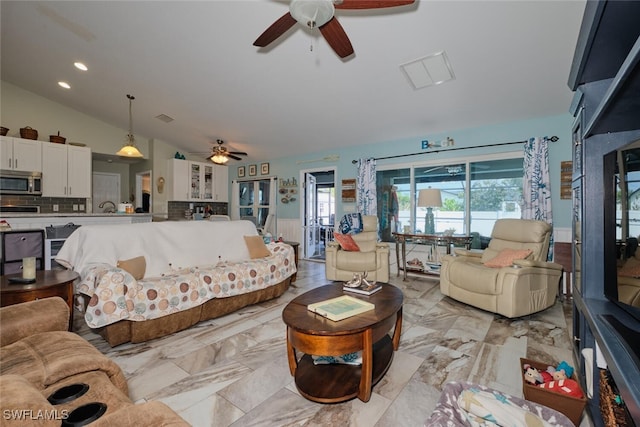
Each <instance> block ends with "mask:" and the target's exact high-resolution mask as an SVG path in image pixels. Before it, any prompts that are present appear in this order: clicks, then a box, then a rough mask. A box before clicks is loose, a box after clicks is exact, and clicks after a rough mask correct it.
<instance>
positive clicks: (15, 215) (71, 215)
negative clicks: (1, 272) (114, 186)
mask: <svg viewBox="0 0 640 427" xmlns="http://www.w3.org/2000/svg"><path fill="white" fill-rule="evenodd" d="M145 216H151V214H150V213H133V214H125V213H104V212H99V213H84V212H81V213H60V212H51V213H16V212H10V213H5V212H0V218H76V217H83V218H84V217H145Z"/></svg>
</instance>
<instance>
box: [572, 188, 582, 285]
mask: <svg viewBox="0 0 640 427" xmlns="http://www.w3.org/2000/svg"><path fill="white" fill-rule="evenodd" d="M572 199H573V209H572V226H573V230H572V231H573V245H572V249H573V286H574V288H575V291H577V292H578V293H580V294H582V180H581V179H578V180H576V181H574V183H573V197H572Z"/></svg>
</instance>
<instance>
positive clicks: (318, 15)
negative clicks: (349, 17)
mask: <svg viewBox="0 0 640 427" xmlns="http://www.w3.org/2000/svg"><path fill="white" fill-rule="evenodd" d="M334 12H335V8H334V7H333V3H332V1H331V0H292V1H291V4H290V5H289V13H291V16H293V18H294V19H295V20H296V21H298V22H299V23H300V24H302V25H305V26H307V27H309V28H311V29H313V28H317V27H321V26H323V25H324V24H326V23H327V22H329V21H330V20H331V18H333V14H334Z"/></svg>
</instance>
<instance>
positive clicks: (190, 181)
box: [168, 159, 228, 202]
mask: <svg viewBox="0 0 640 427" xmlns="http://www.w3.org/2000/svg"><path fill="white" fill-rule="evenodd" d="M214 167H215V165H213V164H210V163H203V162H191V161H187V160H179V159H169V161H168V174H169V177H170V179H169V183H170V185H169V195H170V199H169V200H173V201H202V202H228V200H226V199H224V200H222V199H221V198H219V197H218V198H216V192H215V190H216V185H217V182H216V176H215V174H214ZM224 185H227V182H225V183H224Z"/></svg>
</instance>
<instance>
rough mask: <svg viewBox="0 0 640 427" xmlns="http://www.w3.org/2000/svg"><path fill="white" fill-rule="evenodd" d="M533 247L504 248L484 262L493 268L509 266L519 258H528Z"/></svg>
mask: <svg viewBox="0 0 640 427" xmlns="http://www.w3.org/2000/svg"><path fill="white" fill-rule="evenodd" d="M531 254H532V251H531V249H503V250H501V251H500V252H498V255H496V256H495V257H493V258H491V259H490V260H487V261H485V262H484V265H485V266H487V267H491V268H501V267H508V266H510V265H512V264H513V261H515V260H517V259H526V258H528V257H529V256H531Z"/></svg>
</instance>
